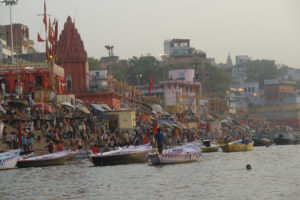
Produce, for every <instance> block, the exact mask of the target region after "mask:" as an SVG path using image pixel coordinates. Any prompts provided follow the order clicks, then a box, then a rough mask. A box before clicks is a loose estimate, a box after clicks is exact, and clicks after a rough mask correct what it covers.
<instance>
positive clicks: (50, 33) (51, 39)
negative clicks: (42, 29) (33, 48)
mask: <svg viewBox="0 0 300 200" xmlns="http://www.w3.org/2000/svg"><path fill="white" fill-rule="evenodd" d="M48 40H49V42H50V43H51V44H52V45H53V35H52V27H51V19H50V17H49V32H48Z"/></svg>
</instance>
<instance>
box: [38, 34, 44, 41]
mask: <svg viewBox="0 0 300 200" xmlns="http://www.w3.org/2000/svg"><path fill="white" fill-rule="evenodd" d="M37 40H38V42H44V41H45V40H43V39H42V38H41V36H40V34H39V33H38V36H37Z"/></svg>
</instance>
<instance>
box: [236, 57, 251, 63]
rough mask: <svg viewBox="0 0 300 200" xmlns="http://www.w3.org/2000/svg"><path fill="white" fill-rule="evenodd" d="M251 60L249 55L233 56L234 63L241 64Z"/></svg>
mask: <svg viewBox="0 0 300 200" xmlns="http://www.w3.org/2000/svg"><path fill="white" fill-rule="evenodd" d="M249 60H251V58H250V57H249V56H246V55H243V56H241V55H240V56H235V64H236V65H240V64H243V63H245V62H247V61H249Z"/></svg>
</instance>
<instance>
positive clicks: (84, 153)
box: [74, 149, 89, 159]
mask: <svg viewBox="0 0 300 200" xmlns="http://www.w3.org/2000/svg"><path fill="white" fill-rule="evenodd" d="M88 157H89V154H88V151H86V150H82V149H80V150H78V153H77V154H76V155H75V156H74V159H85V158H88Z"/></svg>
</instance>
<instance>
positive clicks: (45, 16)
mask: <svg viewBox="0 0 300 200" xmlns="http://www.w3.org/2000/svg"><path fill="white" fill-rule="evenodd" d="M43 22H44V24H45V32H46V33H47V14H46V0H44V19H43Z"/></svg>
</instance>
